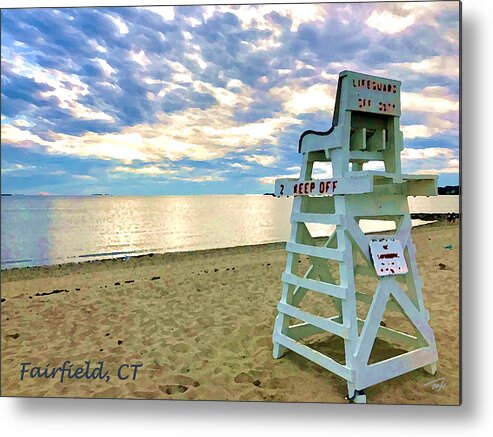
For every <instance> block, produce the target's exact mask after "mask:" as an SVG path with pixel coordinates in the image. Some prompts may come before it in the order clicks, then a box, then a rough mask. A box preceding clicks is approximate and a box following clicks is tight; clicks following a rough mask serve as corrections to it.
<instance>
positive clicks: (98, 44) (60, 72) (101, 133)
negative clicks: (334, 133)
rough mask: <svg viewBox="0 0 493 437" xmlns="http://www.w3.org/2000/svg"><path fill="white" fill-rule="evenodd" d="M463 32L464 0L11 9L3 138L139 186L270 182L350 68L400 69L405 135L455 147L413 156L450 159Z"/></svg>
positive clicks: (420, 164)
mask: <svg viewBox="0 0 493 437" xmlns="http://www.w3.org/2000/svg"><path fill="white" fill-rule="evenodd" d="M458 35H459V21H458V3H457V2H428V3H411V2H408V3H406V2H399V3H361V4H337V3H331V4H291V5H290V4H287V5H286V4H262V5H207V6H191V7H181V6H180V7H150V8H145V7H137V8H127V7H123V8H76V9H71V8H67V9H61V10H59V11H57V12H55V11H54V10H52V9H49V8H45V9H39V10H36V11H30V10H28V9H24V10H23V9H18V10H5V11H2V149H3V150H11V153H12V154H13V156H12V157H11V158H12V159H11V160H10V162H14V163H15V162H20V161H19V158H18V156H17V155H15V154H23V156H22V157H23V161H22V162H23V164H26V163H28V162H29V160H30V159H31V160H33V161H32V162H37V161H34V160H38V157H40V156H41V157H43V158H46V159H53V160H54V161H56V163H57V164H56V166H55V165H53V167H50V168H47V169H46V175H48V173H49V172H53V171H55V172H56V171H61V170H66V167H68V166H69V163H73V162H76V163H78V164H74V168H70V169H69V170H67V174H70V175H82V176H85V175H94V174H98V173H97V172H96V170H95V169H98V170H99V171H103V173H102V174H105V175H110V176H111V178H114V179H113V181H114V182H115V183H116V181H117V180H118V182H119V183H121V180H122V179H124V178H126V177H128V178H132V177H134V176H139V177H141V176H146V177H145V178H142V179H143V180H147V181H148V182H147V185H145V184H144V183H142V187H143V188H142V189H143V190H144V189H145V188H144V187H147V189H149V190H152V189H153V188H154V187H153V186H152V181H155V182H160V181H163V180H166V181H168V180H181V179H180V178H188V179H187V180H189V181H190V182H195V181H192V180H191V179H193V178H195V179H197V178H200V179H201V180H202V182H203V185H204V186H207V182H214V181H218V180H226V179H227V180H228V182H229V181H230V180H231V182H238V181H242V180H243V179H244V178H250V179H249V180H250V181H251V179H252V178H253V179H255V180H256V181H259V179H261V178H264V179H262V180H264V182H265V180H267V179H268V178H274V177H277V176H271V175H270V174H272V173H273V174H280V175H282V174H284V173H287V174H289V173H293V172H295V170H293V169H294V168H295V167H296V168H298V167H297V166H296V165H295V164H298V163H299V155H298V154H297V152H296V143H297V141H298V138H299V135H300V133H301V132H303V130H306V129H314V130H326V129H327V128H328V127H330V119H329V118H330V115H331V114H332V110H333V106H334V99H335V92H336V87H337V79H338V74H339V72H340V71H342V70H344V69H352V70H356V71H362V72H366V73H369V74H376V75H381V76H384V77H395V78H397V79H399V80H402V81H403V88H402V90H403V91H402V118H401V123H402V126H401V129H402V131H403V132H404V138H405V142H406V146H412V147H413V148H418V147H419V148H421V149H429V148H431V147H430V146H438V148H442V149H450V150H452V154H451V155H450V156H445V155H440V156H433V157H428V158H422V159H410V158H409V157H410V156H411V155H404V161H403V162H405V163H406V166H407V167H406V168H408V169H409V171H410V172H415V171H420V170H423V171H427V169H430V168H431V169H434V170H439V169H442V170H443V172H445V173H446V172H454V171H455V170H454V169H457V166H456V165H454V161H453V160H454V159H456V160H457V159H458V156H457V152H456V149H457V142H458V134H459V112H458V110H459V103H458V91H459V89H458V60H459V45H458ZM435 148H437V147H435ZM410 153H415V152H410ZM422 153H424V152H422ZM427 153H431V152H427ZM433 153H437V151H436V150H435V152H433ZM86 163H90V164H86ZM70 165H72V164H70ZM77 165H79V166H80V167H81V169H78V168H77ZM99 165H101V167H99ZM185 167H186V168H189V169H193V171H189V172H187V171H186V170H184V168H185ZM117 168H119V170H118V171H116V170H115V169H117ZM112 169H113V171H112ZM136 169H141V170H140V173H137V171H138V170H136ZM173 171H178V173H173ZM8 174H9V173H8V172H7V175H8ZM11 175H13V173H11ZM52 176H53V175H52ZM265 178H267V179H265ZM62 179H63V178H60V180H62ZM69 179H70V178H67V182H64V183H65V184H68V183H69ZM73 179H75V180H77V178H73ZM137 179H138V178H136V177H134V178H133V181H134V182H135V180H137ZM183 180H185V179H183ZM7 181H8V178H7ZM92 182H94V181H92V180H91V179H88V178H83V179H78V183H80V185H81V186H83V184H84V183H88V184H89V183H92ZM39 185H40V187H41V188H40V189H42V188H43V186H42V185H41V182H39ZM60 185H62V182H60ZM244 185H245V184H240V183H231V184H228V189H229V187H231V188H230V189H236V188H233V187H238V186H244ZM66 186H67V187H68V185H66ZM167 186H169V187H170V190H172V189H173V187H177V188H178V189H180V187H179V186H178V185H173V184H168V185H167ZM252 187H254V186H252ZM252 189H255V188H252ZM67 190H68V188H67ZM106 191H110V190H109V189H108V190H106V189H105V192H106ZM91 192H92V191H91Z"/></svg>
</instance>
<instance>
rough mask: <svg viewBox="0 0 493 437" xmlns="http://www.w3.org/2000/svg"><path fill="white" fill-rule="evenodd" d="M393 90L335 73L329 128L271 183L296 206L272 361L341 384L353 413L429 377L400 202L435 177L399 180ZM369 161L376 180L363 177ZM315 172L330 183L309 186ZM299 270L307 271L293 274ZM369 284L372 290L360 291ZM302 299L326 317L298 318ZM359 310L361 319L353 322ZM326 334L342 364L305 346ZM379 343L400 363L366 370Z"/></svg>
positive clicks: (305, 143)
mask: <svg viewBox="0 0 493 437" xmlns="http://www.w3.org/2000/svg"><path fill="white" fill-rule="evenodd" d="M400 85H401V82H399V81H396V80H390V79H384V78H381V77H375V76H369V75H366V74H361V73H356V72H352V71H343V72H341V73H340V75H339V83H338V87H337V96H336V102H335V108H334V115H333V122H332V128H331V129H330V130H328V131H327V132H315V131H306V132H304V133H303V134H302V135H301V138H300V141H299V152H300V153H301V155H302V164H301V173H300V178H299V179H279V180H277V181H276V188H275V191H276V195H277V196H294V200H293V209H292V214H291V224H292V230H291V236H290V240H289V241H288V243H287V245H286V251H287V262H286V270H285V272H284V273H283V274H282V285H283V286H282V296H281V300H280V302H279V304H278V306H277V309H278V315H277V317H276V321H275V325H274V333H273V345H274V349H273V356H274V358H280V357H282V356H283V355H284V354H285V352H286V350H287V349H289V350H291V351H294V352H296V353H297V354H299V355H302V356H303V357H305V358H307V359H309V360H311V361H313V362H315V363H317V364H318V365H320V366H322V367H324V368H325V369H327V370H329V371H331V372H333V373H335V374H336V375H339V376H340V377H342V378H344V379H345V380H346V381H347V389H348V395H347V399H348V400H349V401H350V402H353V403H366V394H365V392H364V390H365V389H366V388H367V387H370V386H372V385H375V384H378V383H380V382H383V381H387V380H389V379H391V378H394V377H397V376H399V375H403V374H404V373H407V372H410V371H412V370H415V369H418V368H421V367H423V368H425V370H426V371H427V372H429V373H431V374H434V373H435V372H436V370H437V361H438V355H437V350H436V345H435V338H434V335H433V331H432V329H431V328H430V326H429V324H428V321H429V314H428V312H427V310H426V309H425V306H424V302H423V295H422V286H423V284H422V281H421V278H420V277H419V274H418V268H417V265H416V252H415V246H414V244H413V241H412V238H411V227H412V223H411V216H410V213H409V207H408V202H407V197H408V196H434V195H437V184H436V182H437V181H436V176H429V175H426V176H418V175H403V174H402V173H401V161H400V152H401V150H402V148H403V144H402V132H401V131H400V126H399V117H400V114H401V104H400ZM374 161H380V162H381V163H382V164H383V168H384V170H382V171H372V170H365V169H364V164H365V163H368V162H374ZM317 162H323V163H331V165H332V177H330V178H329V179H313V178H312V171H313V168H314V165H316V163H317ZM362 220H363V221H365V220H386V221H390V222H391V223H393V224H394V226H395V230H394V231H391V233H388V232H387V233H378V234H376V233H373V234H366V233H364V232H363V230H362V229H361V227H360V224H361V223H362V222H361V221H362ZM311 223H314V224H324V225H333V227H335V230H334V232H333V233H332V234H331V235H330V237H328V238H327V239H326V240H325V241H321V239H319V238H314V237H312V235H311V234H310V231H309V227H310V226H311V225H310V224H311ZM306 261H308V269H307V270H306V271H301V267H302V266H303V265H305V264H301V263H302V262H304V263H306ZM330 264H335V265H336V268H335V269H333V268H330V267H329V265H330ZM337 267H338V268H337ZM371 283H373V284H374V287H372V290H370V291H368V290H366V291H364V290H363V289H364V288H365V286H368V284H371ZM310 293H315V294H321V295H325V296H329V297H330V299H329V302H328V303H329V304H331V307H332V309H333V310H334V314H332V315H320V312H324V311H323V310H324V309H323V308H320V311H314V310H313V308H312V311H311V312H310V311H307V310H304V309H303V308H300V307H301V306H302V303H303V299H304V298H305V299H306V296H307V295H308V294H310ZM365 308H366V310H367V312H366V316H362V317H359V313H360V312H364V311H365ZM314 312H318V313H319V314H314ZM384 315H385V317H386V319H388V320H394V318H395V317H397V319H398V318H399V315H400V317H401V318H403V319H405V320H407V322H406V323H408V322H410V324H409V323H408V325H410V326H411V331H412V332H402V331H401V330H400V329H395V328H392V327H390V326H388V325H389V323H388V322H384V321H383V319H384ZM293 319H295V320H293ZM293 321H295V323H294V324H293ZM398 323H400V322H398ZM408 330H409V329H408ZM327 333H328V334H331V335H335V336H339V337H342V339H343V344H344V359H341V357H339V360H336V359H335V358H334V357H331V356H329V355H328V354H325V353H322V352H321V351H317V350H316V349H315V348H314V344H315V343H313V341H312V342H311V343H310V338H312V336H315V335H318V334H327ZM377 337H378V338H379V339H381V340H384V341H386V342H388V343H390V344H389V349H391V350H395V349H392V348H391V346H392V347H395V345H398V346H400V347H401V349H399V353H400V354H399V355H397V356H392V357H390V358H385V359H380V360H376V361H375V362H369V359H370V356H371V354H372V350H374V345H375V340H376V338H377ZM318 338H320V336H318ZM321 342H323V340H320V341H319V343H318V344H320V343H321ZM319 349H320V347H319ZM341 352H342V351H341ZM339 355H342V353H341V354H339Z"/></svg>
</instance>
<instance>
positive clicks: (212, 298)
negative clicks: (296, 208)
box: [1, 223, 459, 405]
mask: <svg viewBox="0 0 493 437" xmlns="http://www.w3.org/2000/svg"><path fill="white" fill-rule="evenodd" d="M413 238H414V241H415V243H416V246H417V258H418V264H419V267H420V274H421V276H422V278H423V281H424V290H423V293H424V300H425V304H426V307H427V309H428V310H429V312H430V317H431V321H430V323H431V326H432V328H433V329H434V332H435V337H436V342H437V346H438V354H439V358H440V361H439V370H438V372H437V374H436V375H435V376H430V375H428V374H426V373H425V372H424V371H423V370H422V369H419V370H415V371H413V372H411V373H408V374H406V375H403V376H401V377H398V378H394V379H393V380H390V381H387V382H384V383H381V384H378V385H376V386H373V387H370V388H368V389H367V390H366V392H367V395H368V401H369V402H370V403H391V404H396V403H403V404H410V403H412V404H441V405H444V404H448V405H457V404H458V403H459V226H458V224H446V223H439V224H436V225H429V226H423V227H420V228H416V229H414V230H413ZM449 244H451V245H452V246H453V247H452V249H446V248H445V246H448V245H449ZM285 260H286V254H285V252H284V244H282V243H276V244H267V245H258V246H250V247H238V248H230V249H218V250H209V251H198V252H188V253H179V254H160V255H157V254H156V255H150V256H142V257H136V258H130V259H128V260H127V261H124V260H121V259H119V260H105V261H94V262H86V263H80V264H65V265H60V266H51V267H39V268H23V269H14V270H8V271H3V272H2V281H1V286H2V290H1V291H2V314H1V316H2V318H1V327H2V336H1V341H2V357H1V364H2V369H1V370H2V373H1V394H2V396H46V397H86V398H114V397H117V398H141V399H142V398H143V399H202V400H205V399H215V400H249V401H250V400H251V401H257V400H258V401H262V400H266V401H298V402H300V401H302V402H345V401H344V396H345V395H346V383H345V381H344V380H342V379H341V378H339V377H337V376H336V375H333V374H331V373H330V372H328V371H326V370H325V369H323V368H321V367H319V366H317V365H315V364H313V363H311V362H309V361H307V360H306V359H304V358H302V357H300V356H298V355H296V354H295V353H293V352H288V353H287V354H286V355H285V356H284V357H283V358H282V359H279V360H274V359H273V358H272V355H271V350H272V343H271V336H272V329H273V323H274V318H275V315H276V314H277V310H276V305H277V303H278V301H279V298H280V295H281V282H280V276H281V273H282V271H283V270H284V268H285ZM303 263H306V261H304V260H303V261H302V263H300V267H303ZM317 299H318V298H313V299H311V300H310V301H308V302H307V305H308V307H307V309H310V306H312V308H311V309H312V311H315V312H316V311H317V309H319V308H320V304H321V303H322V300H321V299H320V300H317ZM317 304H318V305H317ZM397 323H398V322H397ZM312 341H315V342H318V346H319V350H322V351H324V352H330V353H332V354H334V355H335V356H337V355H340V354H341V352H342V341H340V340H339V338H336V337H331V336H326V337H320V338H318V337H317V338H316V339H315V340H312ZM394 351H395V347H393V346H392V345H390V344H388V343H385V342H383V341H377V343H376V357H377V358H379V359H382V357H386V356H387V355H390V354H392V353H394ZM66 360H70V361H71V363H74V366H78V365H84V362H85V361H90V362H91V366H92V368H94V367H95V366H96V365H97V363H98V362H100V361H103V362H104V369H105V370H107V371H108V372H109V373H108V375H109V376H110V378H109V380H108V381H106V380H92V379H84V378H81V379H66V380H65V381H63V382H60V380H59V378H55V379H31V378H30V377H29V376H25V378H24V380H22V381H21V380H20V373H21V372H20V370H21V363H27V362H30V363H31V364H29V365H26V368H32V367H34V366H40V367H41V368H42V369H44V368H45V367H46V366H49V367H50V368H53V367H56V366H61V365H62V364H63V362H64V361H66ZM122 364H128V365H132V364H135V365H137V366H138V365H142V366H141V367H136V369H137V376H136V380H135V381H133V380H132V372H131V371H132V369H133V368H130V367H123V368H122V372H121V375H122V377H125V376H128V378H127V379H119V378H118V375H117V373H118V369H119V367H120V366H121V365H122ZM439 378H444V379H443V383H442V384H441V385H440V386H436V385H435V386H433V384H428V383H429V382H431V381H433V380H435V379H439ZM427 384H428V385H427Z"/></svg>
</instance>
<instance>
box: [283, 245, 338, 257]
mask: <svg viewBox="0 0 493 437" xmlns="http://www.w3.org/2000/svg"><path fill="white" fill-rule="evenodd" d="M286 251H287V252H293V253H298V254H301V255H308V256H315V257H317V258H324V259H332V260H335V261H342V260H343V259H344V253H343V252H342V250H337V249H329V248H327V247H319V246H309V245H307V244H299V243H292V242H288V243H287V244H286Z"/></svg>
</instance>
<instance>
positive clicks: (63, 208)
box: [1, 195, 459, 269]
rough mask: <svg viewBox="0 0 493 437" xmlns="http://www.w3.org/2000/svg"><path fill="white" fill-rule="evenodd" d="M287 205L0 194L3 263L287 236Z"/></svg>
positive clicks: (447, 204) (445, 203) (444, 203)
mask: <svg viewBox="0 0 493 437" xmlns="http://www.w3.org/2000/svg"><path fill="white" fill-rule="evenodd" d="M409 202H410V208H411V211H412V212H436V213H439V212H452V211H454V212H458V211H459V197H458V196H437V197H431V198H426V197H416V198H412V197H411V198H409ZM291 205H292V198H275V197H271V196H261V195H246V196H245V195H242V196H238V195H231V196H225V195H221V196H156V197H132V196H90V197H86V196H74V197H63V196H60V197H55V196H52V197H49V196H12V197H2V200H1V268H2V269H6V268H13V267H25V266H34V265H50V264H59V263H67V262H80V261H85V260H93V259H103V258H114V257H123V256H127V255H128V256H132V255H137V254H145V253H151V252H176V251H188V250H200V249H212V248H221V247H233V246H243V245H251V244H261V243H270V242H277V241H286V240H288V238H289V233H290V223H289V216H290V213H291ZM413 222H414V224H419V221H413ZM362 227H363V229H364V230H365V231H378V230H385V229H387V228H386V224H385V222H382V223H377V224H376V225H375V224H374V223H373V224H370V223H368V224H366V229H365V228H364V226H362ZM310 231H311V232H313V234H314V235H324V234H325V233H327V232H328V231H330V229H328V227H323V226H320V227H318V228H313V229H312V228H310Z"/></svg>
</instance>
